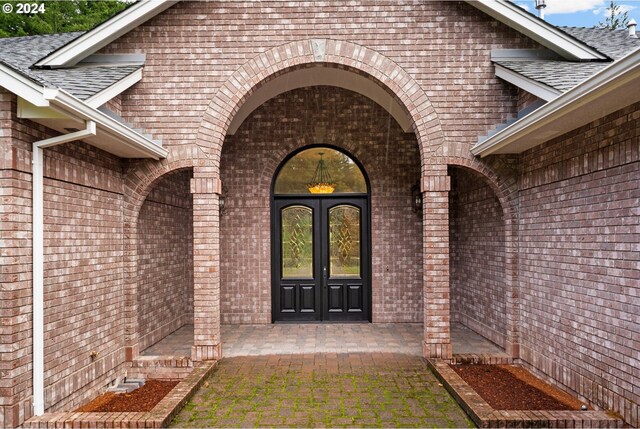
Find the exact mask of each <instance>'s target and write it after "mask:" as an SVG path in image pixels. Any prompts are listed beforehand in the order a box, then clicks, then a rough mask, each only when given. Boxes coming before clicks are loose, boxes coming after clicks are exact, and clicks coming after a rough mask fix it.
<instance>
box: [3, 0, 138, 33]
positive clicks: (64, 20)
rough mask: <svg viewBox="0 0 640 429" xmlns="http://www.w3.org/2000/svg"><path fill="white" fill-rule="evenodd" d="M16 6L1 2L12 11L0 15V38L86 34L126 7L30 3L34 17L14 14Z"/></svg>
mask: <svg viewBox="0 0 640 429" xmlns="http://www.w3.org/2000/svg"><path fill="white" fill-rule="evenodd" d="M18 3H29V2H27V1H26V0H25V1H20V2H18V1H15V0H3V2H2V4H3V5H5V7H8V6H6V5H7V4H9V5H11V6H12V11H11V12H7V10H3V12H0V37H16V36H32V35H35V34H51V33H68V32H71V31H81V30H90V29H92V28H93V27H95V26H97V25H98V24H100V23H102V22H104V21H106V20H107V19H109V18H111V17H112V16H113V15H115V14H116V13H118V12H120V11H122V10H123V9H125V8H126V7H127V6H129V4H130V3H127V2H125V1H120V0H98V1H97V0H56V1H42V0H40V1H38V2H30V3H29V5H33V4H37V5H38V6H39V8H38V9H37V10H36V13H30V14H24V13H18V10H19V6H18Z"/></svg>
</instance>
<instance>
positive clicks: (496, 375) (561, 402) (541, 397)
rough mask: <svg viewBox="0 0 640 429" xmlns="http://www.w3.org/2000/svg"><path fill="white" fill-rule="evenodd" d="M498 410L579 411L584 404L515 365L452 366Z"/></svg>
mask: <svg viewBox="0 0 640 429" xmlns="http://www.w3.org/2000/svg"><path fill="white" fill-rule="evenodd" d="M451 368H453V370H454V371H456V372H457V373H458V374H459V375H460V377H462V379H463V380H464V381H466V382H467V384H469V386H471V387H472V388H473V390H475V391H476V392H477V393H478V394H479V395H480V396H481V397H482V398H483V399H484V400H485V401H487V403H488V404H489V405H491V406H492V407H493V408H494V409H496V410H579V409H580V407H581V406H582V403H581V402H580V401H578V400H577V399H576V398H574V397H572V396H571V395H569V394H567V393H565V392H562V391H561V390H559V389H556V388H555V387H553V386H551V385H549V384H547V383H545V382H544V381H542V380H540V379H539V378H537V377H536V376H534V375H533V374H531V373H530V372H529V371H527V370H526V369H524V368H521V367H518V366H513V365H451Z"/></svg>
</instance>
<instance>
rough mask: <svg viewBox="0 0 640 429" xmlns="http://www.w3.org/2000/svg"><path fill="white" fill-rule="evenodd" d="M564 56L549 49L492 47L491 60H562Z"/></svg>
mask: <svg viewBox="0 0 640 429" xmlns="http://www.w3.org/2000/svg"><path fill="white" fill-rule="evenodd" d="M562 59H563V58H562V57H561V56H559V55H558V54H556V53H555V52H553V51H552V50H549V49H492V50H491V61H513V60H562Z"/></svg>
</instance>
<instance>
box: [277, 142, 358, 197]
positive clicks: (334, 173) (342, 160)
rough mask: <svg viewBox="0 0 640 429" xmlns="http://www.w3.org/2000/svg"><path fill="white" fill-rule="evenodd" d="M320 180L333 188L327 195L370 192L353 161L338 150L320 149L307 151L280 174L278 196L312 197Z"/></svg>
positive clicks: (288, 162) (300, 154)
mask: <svg viewBox="0 0 640 429" xmlns="http://www.w3.org/2000/svg"><path fill="white" fill-rule="evenodd" d="M321 161H322V168H320V165H319V164H320V162H321ZM321 171H322V172H321ZM316 181H321V182H327V183H326V185H330V186H329V187H330V188H331V190H330V191H326V193H343V194H344V193H366V192H367V183H366V181H365V179H364V175H363V174H362V171H360V168H359V167H358V165H357V164H356V163H355V162H354V161H353V159H351V158H349V157H348V156H347V155H345V154H344V153H342V152H340V151H338V150H335V149H331V148H328V147H317V148H313V149H307V150H303V151H302V152H300V153H298V154H296V155H295V156H293V157H292V158H291V159H289V160H288V161H287V163H286V164H285V165H284V166H283V167H282V168H281V169H280V172H279V173H278V177H277V178H276V184H275V188H274V193H275V194H276V195H281V194H312V193H313V191H312V189H313V186H311V185H312V184H313V183H314V182H316Z"/></svg>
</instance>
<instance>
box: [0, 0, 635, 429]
mask: <svg viewBox="0 0 640 429" xmlns="http://www.w3.org/2000/svg"><path fill="white" fill-rule="evenodd" d="M152 3H153V2H149V1H142V2H140V4H138V5H136V6H135V7H132V8H130V9H128V10H127V11H125V12H124V14H121V15H120V18H123V17H125V18H126V17H127V14H130V15H133V14H135V13H138V11H140V19H138V20H137V21H135V22H133V21H132V23H130V24H122V25H123V26H124V27H123V30H122V31H120V32H119V33H116V32H115V30H113V32H112V33H109V34H107V35H104V34H103V33H101V32H100V27H98V28H97V29H96V30H92V31H93V33H92V32H90V33H88V37H87V35H84V36H83V35H79V34H78V35H74V36H73V38H69V39H68V40H67V39H65V40H62V39H61V38H58V36H42V38H20V39H22V40H18V39H15V40H13V41H12V40H11V39H8V41H5V42H4V43H5V45H3V42H0V47H2V48H3V51H2V53H0V60H1V61H0V72H1V73H2V78H3V80H1V81H0V86H2V88H0V130H1V134H0V136H1V139H2V140H1V141H2V144H1V145H0V151H1V154H0V189H1V191H2V203H1V204H2V205H1V206H0V216H2V217H1V219H2V224H1V225H2V226H1V227H0V230H1V232H2V242H1V243H0V247H1V248H2V253H1V254H0V261H1V265H2V272H1V273H0V279H1V281H2V288H1V289H0V297H1V298H2V308H3V312H2V317H1V320H2V325H1V326H2V330H1V332H0V350H2V359H1V360H0V373H1V374H2V377H1V381H0V426H6V427H16V426H18V425H20V424H22V423H23V422H24V421H25V420H26V419H28V418H29V417H31V416H32V415H33V414H34V401H35V400H36V399H34V395H35V393H34V392H35V391H36V390H37V386H34V380H35V379H34V375H33V373H34V367H35V366H37V365H36V364H35V363H34V353H35V349H36V346H34V344H35V343H34V341H35V340H34V334H33V332H34V324H37V323H38V320H37V318H36V317H35V314H36V309H35V306H34V302H35V301H34V296H36V295H34V286H33V285H34V284H35V282H34V273H36V270H35V269H34V265H35V264H34V261H35V256H34V255H35V250H32V249H35V248H36V243H34V235H33V225H34V221H33V220H34V219H33V218H32V213H35V212H34V211H32V210H33V207H35V206H34V199H35V198H36V197H35V193H34V192H35V191H34V190H33V189H34V186H35V185H34V183H35V181H34V180H32V177H34V176H35V174H34V173H33V167H32V158H34V157H33V156H32V155H33V153H34V150H35V149H34V147H35V146H34V144H37V142H39V141H43V140H45V139H50V138H55V137H56V136H58V135H60V134H61V133H62V134H65V133H73V132H82V125H83V124H84V123H83V122H82V121H87V124H88V122H91V121H94V122H97V124H98V125H97V131H96V130H94V131H95V133H94V134H96V135H95V136H94V135H90V136H88V137H87V138H82V139H80V140H83V141H79V140H77V139H76V140H71V141H69V142H63V143H61V144H57V145H52V146H51V147H47V148H46V149H38V150H39V151H44V162H43V183H42V190H43V197H42V203H43V206H42V208H43V209H42V212H43V231H44V234H43V255H44V262H43V273H42V284H43V287H44V289H43V298H42V304H43V322H42V327H43V328H42V330H43V338H42V341H43V351H44V354H43V357H42V359H43V362H42V366H43V370H42V371H43V380H42V383H43V385H42V392H43V395H44V396H43V398H44V404H43V405H44V409H45V410H46V411H56V410H69V409H72V408H73V407H74V406H77V405H79V404H81V403H83V402H85V401H86V400H87V399H88V398H89V397H90V396H92V395H94V394H95V393H96V392H97V391H99V390H100V389H101V388H103V387H104V386H105V385H106V384H107V383H109V382H111V381H112V380H113V379H115V378H116V377H119V376H121V375H122V374H124V373H125V372H126V371H127V369H128V368H130V366H131V361H132V360H133V359H135V358H136V357H137V356H138V355H139V354H140V352H141V351H143V350H144V349H146V348H147V347H149V346H151V345H153V344H154V343H156V342H158V341H159V340H160V339H162V338H164V337H166V336H167V335H168V334H170V333H171V332H173V331H175V330H176V329H178V328H180V327H181V326H183V325H185V324H193V325H194V333H195V335H194V344H193V349H192V356H191V358H192V359H193V360H194V361H201V360H209V359H219V358H221V357H222V356H224V338H221V334H220V325H221V324H222V323H234V324H236V323H258V324H266V323H271V322H272V321H273V303H272V284H271V273H272V267H273V263H274V262H273V261H272V253H271V252H272V248H273V246H274V244H273V243H272V211H271V205H272V199H271V189H272V183H273V180H274V175H275V174H276V172H277V171H278V167H279V166H280V165H281V163H282V161H283V160H284V159H285V158H286V157H287V156H288V155H289V154H291V153H293V152H295V151H296V150H298V149H301V148H304V147H307V146H309V145H314V144H327V145H330V146H332V147H336V148H339V149H343V150H345V151H346V152H347V153H349V154H350V155H352V156H353V157H354V158H355V159H357V161H358V162H359V163H360V164H361V165H362V167H363V169H364V171H365V173H366V174H367V176H368V177H369V182H370V183H369V185H370V189H369V193H370V197H369V198H370V200H369V203H370V211H371V216H370V219H371V246H370V247H371V249H370V250H371V255H370V258H371V284H370V288H371V317H370V319H371V322H372V323H389V322H390V323H407V322H412V323H423V325H424V348H423V349H424V355H425V357H434V358H445V359H448V358H450V357H451V356H452V354H453V353H455V350H452V347H451V341H450V324H451V323H461V324H463V325H465V326H467V327H469V328H470V329H472V330H474V331H475V332H477V333H479V334H480V335H482V336H484V337H485V338H487V339H489V340H491V341H492V342H494V343H495V344H497V345H498V346H500V347H501V348H503V349H504V350H505V351H506V352H507V353H508V354H509V355H511V356H512V357H514V358H516V359H519V360H520V362H521V363H522V364H523V365H525V366H526V367H527V368H529V369H531V370H532V371H534V372H535V373H537V374H538V375H540V376H541V377H543V378H545V379H547V380H549V381H551V382H553V383H555V384H557V385H559V386H560V387H562V388H563V389H566V390H568V391H571V392H572V393H574V394H576V395H579V396H580V397H582V398H584V399H586V400H587V401H589V402H590V403H591V404H593V405H594V406H596V407H600V408H605V409H611V410H613V411H615V412H617V413H619V414H620V415H622V416H623V418H624V419H625V421H626V422H628V423H629V424H631V425H633V426H638V425H639V424H640V419H639V417H638V413H639V405H640V394H639V389H640V381H639V380H640V374H638V368H639V367H640V360H639V355H638V350H640V341H639V340H638V334H639V333H640V321H639V320H638V314H640V303H639V295H640V275H639V272H640V271H639V270H638V263H639V261H640V252H639V250H640V249H639V248H638V243H639V242H640V237H639V236H640V229H639V228H640V213H639V206H640V191H639V188H640V186H638V184H639V183H640V133H639V129H640V127H639V125H640V124H639V122H640V99H638V97H637V95H636V94H634V91H628V90H627V91H624V89H625V88H627V89H628V87H625V86H624V85H631V87H633V85H634V84H636V85H637V83H638V82H640V77H639V76H640V72H638V60H637V56H638V55H636V54H637V52H635V53H634V52H632V51H633V49H635V48H637V47H638V46H640V43H637V42H636V41H635V40H631V41H625V42H624V43H622V44H618V46H626V48H627V50H626V51H625V52H621V53H619V52H613V53H611V52H602V49H601V48H599V47H598V45H596V44H595V43H592V40H591V39H588V40H587V41H586V42H585V40H586V38H587V35H585V34H582V33H572V34H569V33H565V32H560V31H559V30H557V29H554V28H552V27H551V26H550V25H548V24H546V23H544V22H543V21H540V20H538V19H537V18H535V17H532V16H529V15H528V14H527V13H526V12H523V11H519V10H516V9H515V8H512V7H510V6H509V5H508V4H507V3H505V2H503V1H502V0H494V1H489V0H485V1H482V2H464V1H459V2H458V1H456V2H452V1H442V2H439V1H432V2H431V1H430V2H418V1H401V2H398V1H379V0H376V1H368V0H360V1H357V2H313V3H307V2H283V1H278V0H274V1H271V2H258V3H256V2H242V1H223V2H209V3H205V2H188V1H182V2H165V3H162V6H158V4H161V3H160V2H157V3H156V5H155V6H154V5H153V4H152ZM487 5H489V6H487ZM144 8H147V9H144ZM120 18H118V17H116V18H114V19H116V20H117V19H120ZM521 19H528V20H530V23H531V28H528V29H527V28H523V26H522V25H521V24H519V22H520V21H518V20H521ZM112 24H113V26H112V28H115V27H117V25H120V24H117V22H116V21H113V20H112ZM118 28H119V27H118ZM125 30H126V31H125ZM578 36H580V37H578ZM588 36H589V37H591V36H590V35H588ZM47 37H49V38H47ZM83 37H84V39H83ZM612 37H613V36H612ZM615 37H624V35H621V34H615ZM74 40H75V41H77V45H73V43H75V42H74ZM83 40H85V41H83ZM100 40H102V41H103V42H99V41H100ZM69 43H71V45H69ZM85 44H86V46H85ZM625 44H628V46H627V45H625ZM43 45H44V46H45V47H43ZM20 46H23V47H24V48H25V49H26V47H29V48H30V49H32V50H33V51H34V52H35V53H34V54H33V58H31V61H30V63H29V64H26V63H25V64H26V66H25V67H22V66H24V65H25V64H23V65H21V64H18V61H19V60H18V59H17V58H18V56H17V55H16V56H12V55H13V53H15V52H16V51H19V48H20ZM68 46H71V47H72V48H73V49H75V50H76V51H77V52H79V53H80V54H78V55H76V56H74V57H73V58H71V57H69V58H70V59H64V58H62V59H57V58H55V54H56V52H59V53H61V55H62V54H64V50H65V49H67V47H68ZM620 49H622V48H620ZM505 52H510V53H511V54H513V55H515V54H514V53H518V55H520V54H522V53H527V52H529V53H531V52H545V55H547V53H548V54H549V55H551V54H552V57H553V60H546V59H543V60H540V61H539V62H538V63H535V62H534V61H533V60H531V61H521V62H520V63H518V64H517V66H514V65H513V64H512V63H513V61H512V60H511V59H510V58H508V55H509V54H505ZM629 52H631V54H629ZM618 54H619V55H618ZM142 55H144V58H143V60H142V61H143V64H144V68H143V69H142V68H140V67H132V66H131V64H129V62H132V61H133V62H137V61H141V60H140V57H141V56H142ZM505 55H506V56H505ZM634 55H635V56H634ZM543 56H544V55H543ZM87 58H98V60H95V61H105V62H106V64H107V66H105V65H104V64H102V63H101V64H100V65H97V66H96V65H95V64H85V63H83V61H85V60H86V59H87ZM106 58H110V59H109V60H105V59H106ZM123 58H124V60H123ZM505 58H506V59H505ZM527 58H529V59H530V57H527ZM47 61H50V64H46V63H47ZM56 61H59V63H56ZM123 61H124V63H126V64H124V63H121V62H123ZM536 61H538V60H536ZM634 61H635V62H634ZM40 63H45V64H40ZM525 63H526V64H525ZM529 63H532V64H533V67H534V68H535V67H536V66H539V67H538V69H540V68H544V67H556V68H555V69H552V70H559V69H560V68H562V67H565V66H568V67H570V70H575V74H576V75H580V73H582V72H583V70H585V71H584V73H585V76H586V78H589V79H594V82H595V81H596V80H597V79H599V78H601V77H602V78H603V79H604V77H606V76H608V75H607V73H614V72H616V73H618V74H614V75H613V76H612V77H611V79H609V80H607V82H609V81H612V82H614V83H615V82H618V81H619V82H620V84H619V85H617V86H615V88H614V89H611V90H610V91H609V92H606V91H605V90H601V89H598V88H600V87H599V86H596V85H595V83H594V85H593V89H591V87H590V86H589V85H588V82H587V83H584V84H583V83H579V81H578V82H574V84H573V85H569V86H568V87H567V88H563V87H562V86H561V85H560V84H557V85H556V84H555V83H553V82H549V81H547V80H545V79H546V78H543V79H541V80H540V81H535V82H534V80H533V79H532V78H531V77H530V75H528V74H527V73H528V72H527V70H528V69H527V67H531V66H532V65H531V64H529ZM543 63H544V64H543ZM549 63H553V64H551V65H550V64H549ZM34 64H35V65H36V67H35V68H34V69H29V67H31V66H32V65H34ZM38 64H40V65H38ZM83 64H84V65H83ZM72 66H75V68H74V67H72ZM83 67H84V68H83ZM101 67H106V68H109V67H112V68H113V73H111V74H110V76H112V75H113V76H116V77H115V78H111V79H112V80H111V81H108V82H107V84H105V85H106V87H105V88H106V89H104V90H101V91H100V92H97V93H94V94H84V93H82V91H81V90H79V89H77V88H76V87H74V84H77V87H82V90H84V87H87V86H88V87H91V84H92V82H95V81H92V76H93V75H92V74H91V73H103V72H102V71H101ZM126 67H130V68H131V67H132V69H133V70H135V71H134V72H131V71H130V70H129V69H127V68H126ZM509 67H510V68H509ZM616 67H618V68H619V69H620V70H619V71H618V68H616ZM498 68H499V69H508V71H509V70H510V71H511V74H509V73H508V72H505V73H506V74H503V75H500V76H501V77H498V76H497V75H496V73H497V72H496V69H498ZM67 69H68V70H71V71H68V72H67V73H69V74H67V75H65V74H64V73H65V70H67ZM38 70H40V71H38ZM78 70H79V72H78ZM83 70H85V71H86V73H87V75H75V74H72V73H82V72H83ZM141 70H142V71H141ZM563 70H564V69H563ZM118 73H121V74H118ZM135 73H140V76H139V78H137V80H135V81H132V82H130V83H128V84H127V85H124V84H123V85H122V86H118V84H119V82H124V81H125V80H126V79H129V77H130V76H133V75H134V74H135ZM625 73H626V74H625ZM632 73H635V74H632ZM106 74H108V73H106V72H105V73H103V74H101V75H100V79H106V78H104V75H106ZM507 74H509V76H510V77H507V76H506V75H507ZM550 74H551V75H552V74H553V73H550ZM60 76H63V77H64V79H62V80H61V81H60V82H62V83H60V84H59V85H58V86H56V85H55V82H56V81H55V79H60ZM629 76H630V77H629ZM623 77H624V79H623ZM12 79H13V80H12ZM25 79H26V80H28V81H29V82H26V83H25V81H24V80H25ZM616 79H618V80H616ZM634 79H635V80H634ZM87 82H89V83H87ZM298 82H303V83H302V84H299V83H298ZM532 82H534V83H533V84H532ZM598 82H599V81H598ZM18 83H20V85H18ZM21 85H22V86H21ZM29 85H31V86H34V85H36V86H37V85H40V86H41V87H42V88H51V87H57V88H61V89H63V90H65V91H68V92H69V93H71V94H72V96H73V97H74V98H75V99H74V100H71V101H69V102H66V104H63V101H64V100H66V99H65V98H64V97H63V96H65V94H64V93H63V94H62V95H60V93H58V94H53V93H47V92H46V91H44V93H45V95H46V94H50V95H47V97H48V98H47V97H45V99H44V100H42V105H39V104H38V102H39V101H40V98H38V97H39V96H38V95H37V94H36V95H34V94H33V93H32V92H30V91H32V89H33V88H31V87H30V86H29ZM554 85H556V86H554ZM27 87H28V88H27ZM543 87H544V88H543ZM114 88H117V89H114ZM635 88H637V86H636V87H635ZM587 90H589V91H593V94H595V95H593V97H592V98H591V99H589V102H590V103H591V106H595V107H593V108H591V109H589V108H586V107H584V105H582V109H583V110H582V111H581V110H580V109H577V108H573V109H570V108H569V107H571V106H574V104H572V103H578V102H579V100H581V99H580V98H579V97H581V96H582V95H581V94H582V93H581V92H580V91H587ZM74 91H77V93H76V92H74ZM537 91H540V92H539V93H537V94H534V93H535V92H537ZM545 91H546V92H545ZM596 91H602V92H603V93H602V94H600V93H596ZM615 91H623V92H624V94H625V95H624V96H620V94H621V93H617V92H615ZM635 92H636V93H637V91H635ZM547 93H553V94H555V95H554V97H557V99H556V98H553V99H551V98H549V99H546V98H544V97H545V94H547ZM104 94H109V98H108V99H102V98H100V97H102V96H104ZM589 94H592V93H591V92H589ZM634 97H635V98H634ZM24 100H26V102H25V101H24ZM95 100H100V104H99V105H95V106H94V105H92V103H94V101H95ZM576 100H578V101H576ZM612 100H613V101H612ZM56 103H59V104H56ZM74 103H75V104H74ZM95 103H98V102H97V101H95ZM95 103H94V104H95ZM554 103H556V104H557V105H558V106H559V107H557V108H556V107H555V106H556V104H554ZM85 105H86V106H89V107H87V108H86V114H87V116H86V117H81V119H82V120H81V121H80V125H77V123H78V117H80V116H78V115H81V113H82V112H85V110H82V109H80V108H77V109H76V110H74V114H75V115H76V116H75V117H74V118H73V120H75V121H76V125H75V126H67V125H68V124H66V123H63V125H59V126H58V125H56V122H55V121H56V120H61V121H62V119H60V118H58V117H57V116H56V115H53V114H52V113H51V112H49V111H46V112H45V113H43V112H44V110H43V109H48V108H52V109H53V107H57V108H58V110H57V111H60V109H62V107H64V109H67V108H68V109H71V107H69V106H72V107H73V106H76V107H77V106H80V107H83V106H85ZM61 106H62V107H61ZM247 106H250V107H247ZM563 106H569V107H567V108H565V109H564V110H563ZM74 108H75V107H74ZM98 108H100V109H102V110H98ZM527 109H529V110H528V111H527ZM544 109H547V110H544ZM65 112H67V111H66V110H65ZM95 112H98V113H95ZM104 112H108V115H111V116H110V117H118V118H119V119H118V121H124V123H126V124H127V125H126V126H127V127H128V128H131V129H142V130H144V133H148V134H150V135H151V136H152V138H147V137H144V136H143V135H142V133H133V132H129V131H128V130H121V129H120V128H118V127H119V126H120V125H117V124H116V125H113V124H111V122H109V119H108V118H103V116H104V115H105V113H104ZM519 112H520V113H522V112H524V113H529V112H532V113H531V115H529V116H526V115H524V114H522V115H520V116H524V117H523V118H519V117H518V114H519ZM576 112H578V113H576ZM579 112H582V113H579ZM543 113H545V115H543ZM92 115H93V116H92ZM108 115H107V116H108ZM535 115H539V116H540V117H539V118H538V117H535V118H534V119H535V120H533V119H532V118H533V117H534V116H535ZM562 115H565V116H562ZM571 115H574V116H571ZM590 115H591V116H590ZM87 118H89V119H87ZM238 118H242V120H239V119H238ZM512 118H515V119H518V120H516V121H515V122H514V121H511V122H513V123H512V125H511V126H510V127H507V128H505V129H504V130H502V131H498V132H497V133H495V134H492V130H493V129H495V128H496V126H498V125H500V124H504V123H506V122H507V121H510V119H512ZM536 118H537V119H536ZM63 120H64V121H66V120H71V119H63ZM554 120H555V121H556V122H553V121H554ZM100 121H103V122H100ZM527 121H529V122H527ZM540 124H542V125H544V124H547V125H548V127H547V128H546V129H542V128H541V129H539V130H537V129H536V128H535V127H536V126H538V125H540ZM558 124H560V125H558ZM542 125H540V126H542ZM56 126H58V128H56ZM94 126H95V123H94ZM108 126H109V127H111V128H108ZM65 130H66V131H65ZM78 130H80V131H78ZM87 130H90V126H89V125H87ZM531 130H533V131H531ZM118 133H120V134H118ZM487 135H488V138H487V139H484V136H487ZM479 138H481V139H480V142H479V140H478V139H479ZM151 140H153V141H161V142H162V147H160V146H157V147H151V146H144V144H147V143H145V142H148V141H151ZM136 145H138V146H136ZM153 158H155V159H153ZM32 175H33V176H32ZM415 185H417V186H418V189H419V194H420V196H421V198H422V207H421V210H420V211H418V213H419V214H416V210H414V207H413V206H414V203H413V201H414V199H415V194H414V189H415ZM221 202H223V206H222V207H221ZM34 319H36V320H34ZM92 352H95V354H93V353H92Z"/></svg>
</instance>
